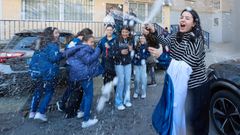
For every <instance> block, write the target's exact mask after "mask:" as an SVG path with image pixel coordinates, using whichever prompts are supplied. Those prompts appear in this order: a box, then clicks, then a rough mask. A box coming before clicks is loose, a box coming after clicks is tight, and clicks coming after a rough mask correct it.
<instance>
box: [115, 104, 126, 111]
mask: <svg viewBox="0 0 240 135" xmlns="http://www.w3.org/2000/svg"><path fill="white" fill-rule="evenodd" d="M117 109H118V110H120V111H122V110H124V109H125V107H124V106H123V105H120V106H118V107H117Z"/></svg>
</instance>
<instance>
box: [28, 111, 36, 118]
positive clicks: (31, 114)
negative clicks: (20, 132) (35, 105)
mask: <svg viewBox="0 0 240 135" xmlns="http://www.w3.org/2000/svg"><path fill="white" fill-rule="evenodd" d="M35 115H36V112H30V113H29V116H28V118H29V119H33V118H34V117H35Z"/></svg>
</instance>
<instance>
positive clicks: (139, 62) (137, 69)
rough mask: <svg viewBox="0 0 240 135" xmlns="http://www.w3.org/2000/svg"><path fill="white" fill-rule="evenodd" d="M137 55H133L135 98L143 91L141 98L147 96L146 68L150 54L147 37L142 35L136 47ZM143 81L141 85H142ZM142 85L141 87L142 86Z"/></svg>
mask: <svg viewBox="0 0 240 135" xmlns="http://www.w3.org/2000/svg"><path fill="white" fill-rule="evenodd" d="M134 51H135V55H134V57H133V64H134V73H135V81H134V86H135V91H134V94H133V98H138V95H139V94H140V89H141V90H142V91H141V98H146V88H147V71H146V70H147V69H146V58H147V57H148V55H149V52H148V50H147V44H146V38H145V37H144V36H143V35H141V36H140V37H139V42H138V43H137V45H136V47H135V48H134ZM140 82H141V85H140ZM140 86H141V87H140Z"/></svg>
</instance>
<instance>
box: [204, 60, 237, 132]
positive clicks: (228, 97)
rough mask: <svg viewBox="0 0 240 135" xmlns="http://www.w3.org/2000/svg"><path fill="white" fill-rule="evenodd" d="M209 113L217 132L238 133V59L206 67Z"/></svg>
mask: <svg viewBox="0 0 240 135" xmlns="http://www.w3.org/2000/svg"><path fill="white" fill-rule="evenodd" d="M208 73H209V75H208V76H209V80H210V90H211V102H210V115H211V118H212V122H213V124H214V126H215V128H216V129H217V131H218V133H219V134H222V135H240V59H237V60H229V61H224V62H220V63H216V64H212V65H210V66H209V68H208Z"/></svg>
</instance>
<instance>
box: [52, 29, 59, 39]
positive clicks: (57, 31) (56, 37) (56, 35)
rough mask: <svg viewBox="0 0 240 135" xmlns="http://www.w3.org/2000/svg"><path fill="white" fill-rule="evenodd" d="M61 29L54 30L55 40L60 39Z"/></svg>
mask: <svg viewBox="0 0 240 135" xmlns="http://www.w3.org/2000/svg"><path fill="white" fill-rule="evenodd" d="M59 35H60V34H59V30H58V29H55V30H54V31H53V37H54V40H55V41H57V40H58V38H59Z"/></svg>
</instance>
